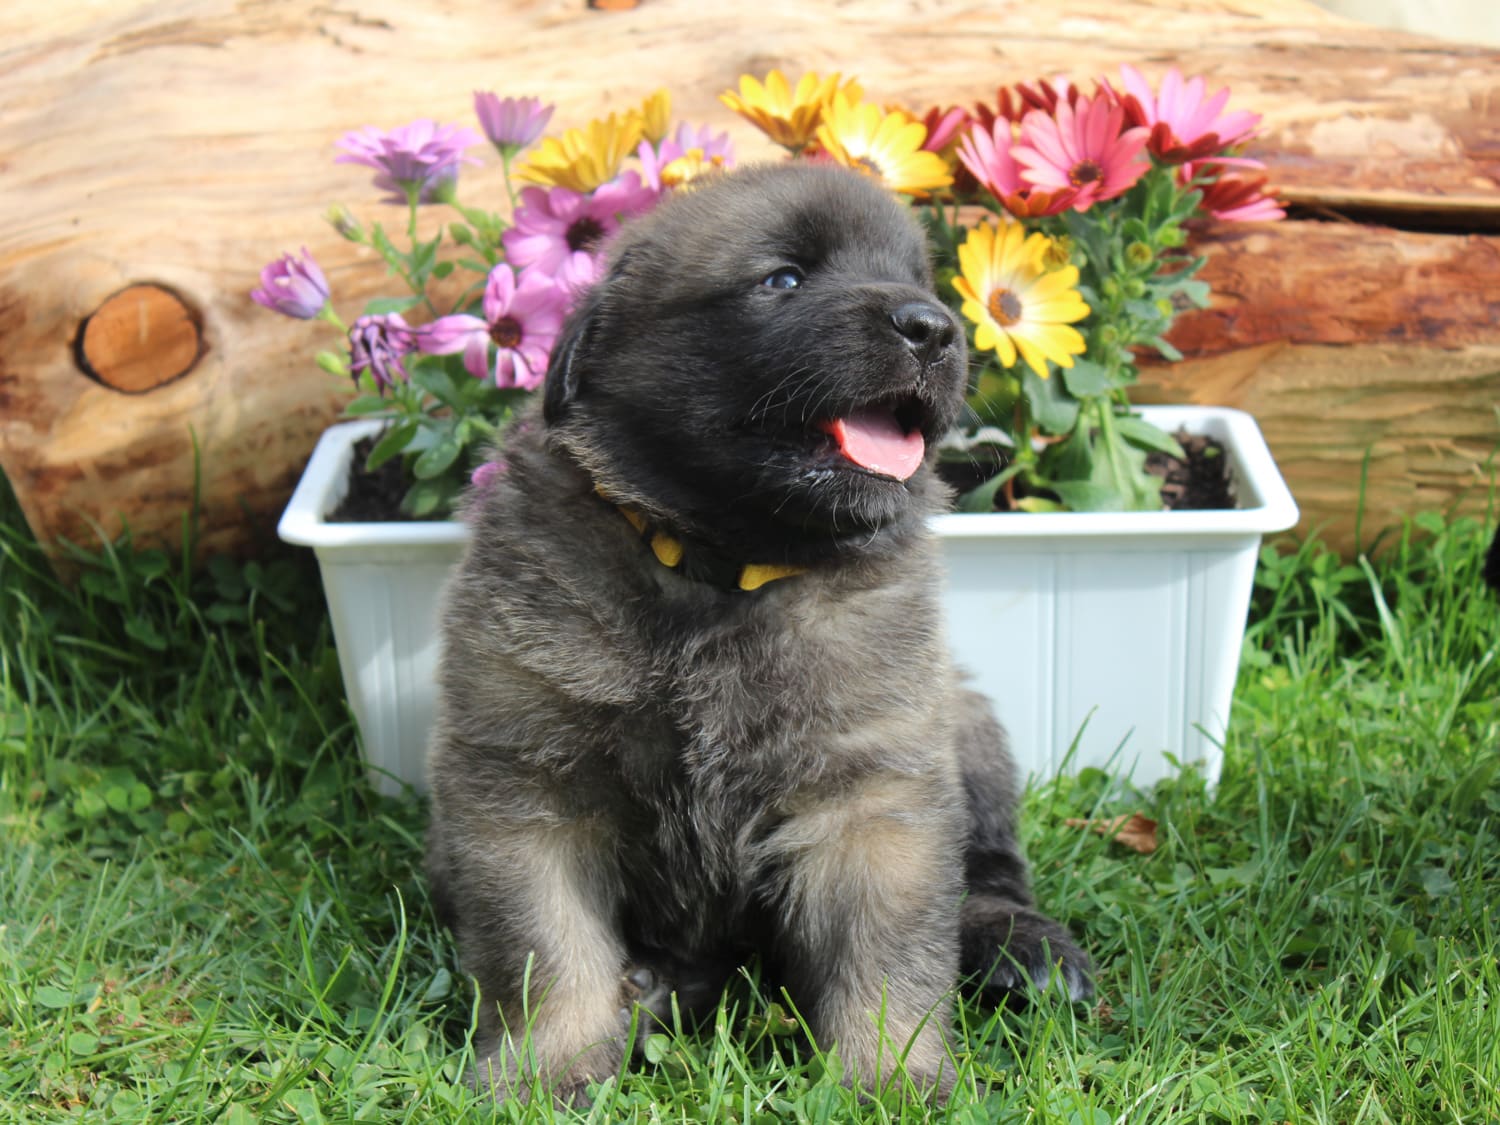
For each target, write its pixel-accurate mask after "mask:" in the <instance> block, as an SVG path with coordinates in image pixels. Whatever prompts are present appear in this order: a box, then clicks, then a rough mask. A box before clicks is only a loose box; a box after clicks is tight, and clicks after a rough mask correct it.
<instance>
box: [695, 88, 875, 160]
mask: <svg viewBox="0 0 1500 1125" xmlns="http://www.w3.org/2000/svg"><path fill="white" fill-rule="evenodd" d="M841 78H842V75H840V74H837V73H835V74H831V75H829V76H828V77H827V78H821V77H819V76H818V75H817V74H815V73H814V72H812V71H808V72H807V73H806V74H804V75H803V76H802V77H801V78H799V79H798V80H797V87H796V89H795V90H794V89H793V88H792V87H791V86H789V85H788V84H787V80H786V76H785V75H783V74H782V73H781V71H779V70H773V71H771V73H770V74H768V75H766V83H765V85H764V86H762V85H761V84H760V83H759V82H757V81H756V80H755V79H754V78H751V77H750V76H749V75H748V74H742V75H740V90H739V93H735V92H734V91H733V90H727V91H725V92H724V93H722V94H720V95H719V100H720V101H721V102H723V103H724V104H725V105H727V106H728V107H729V108H730V109H732V110H734V112H735V113H738V114H739V115H740V116H741V117H744V118H745V119H746V120H748V121H749V122H750V123H751V124H752V125H754V126H755V127H756V128H757V129H759V130H760V131H761V132H762V133H764V134H765V135H766V136H768V137H770V138H771V139H772V140H773V141H775V142H776V143H777V144H779V145H782V146H784V147H786V148H789V149H791V150H792V151H793V152H801V151H802V150H803V149H804V148H806V147H807V146H808V144H809V143H810V142H811V141H812V139H813V134H815V133H816V132H817V130H818V125H819V123H820V122H821V121H822V120H823V111H824V109H825V108H826V107H827V106H828V103H829V102H830V101H832V100H833V97H834V95H835V94H839V93H842V94H845V95H846V96H848V97H849V98H850V99H851V100H853V101H858V100H859V98H860V93H861V91H860V88H859V83H858V82H856V81H855V80H854V79H852V78H851V79H850V80H849V81H848V82H845V83H844V84H843V85H842V86H840V85H839V81H840V79H841Z"/></svg>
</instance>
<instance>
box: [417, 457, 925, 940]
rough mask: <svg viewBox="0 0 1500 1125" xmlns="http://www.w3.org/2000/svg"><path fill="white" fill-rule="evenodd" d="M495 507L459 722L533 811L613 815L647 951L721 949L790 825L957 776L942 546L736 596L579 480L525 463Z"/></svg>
mask: <svg viewBox="0 0 1500 1125" xmlns="http://www.w3.org/2000/svg"><path fill="white" fill-rule="evenodd" d="M475 516H476V524H477V526H476V529H475V530H476V535H475V547H474V549H473V550H472V552H471V555H470V558H469V560H468V561H467V563H466V564H465V567H464V568H463V570H462V572H461V575H460V578H459V579H458V581H457V583H456V584H455V586H454V588H453V589H452V590H451V591H450V594H449V609H448V620H447V633H446V635H447V638H448V650H447V652H446V653H445V658H444V676H445V678H446V679H447V680H448V686H449V690H448V691H447V692H445V699H446V700H447V709H446V713H445V715H444V717H443V721H444V722H445V723H446V724H448V726H449V727H450V728H451V729H452V730H453V731H454V733H455V734H457V735H458V736H459V738H460V740H461V741H462V742H463V743H464V744H466V745H468V746H470V747H472V748H473V749H474V753H473V756H472V758H471V761H470V762H469V764H468V765H469V768H470V769H473V768H475V767H478V768H479V769H480V770H481V771H483V772H484V773H486V774H488V775H489V776H490V784H491V785H492V786H493V787H494V789H495V790H496V791H497V792H508V793H511V794H513V796H514V798H515V799H514V801H513V802H512V803H511V805H512V807H513V808H514V810H515V815H528V814H529V813H530V812H531V811H533V806H535V805H540V806H543V807H545V808H547V809H548V810H549V812H550V813H552V814H553V815H558V816H563V817H570V818H602V820H603V821H604V824H605V827H606V831H607V832H608V833H609V834H610V835H611V837H612V838H613V839H614V840H615V842H616V850H617V855H618V859H619V867H620V871H621V877H622V879H623V881H624V883H625V889H626V899H627V903H629V904H630V906H629V907H628V912H629V913H632V914H633V915H634V916H635V918H636V920H637V921H636V927H635V928H636V929H637V930H638V932H639V937H640V938H641V940H643V941H646V942H647V943H650V944H658V945H662V946H663V947H666V946H667V945H669V944H671V945H677V944H679V943H683V942H685V943H686V944H687V945H688V946H692V947H698V948H701V947H705V946H711V945H714V944H716V943H720V942H722V939H723V933H722V932H720V933H717V934H716V933H715V932H714V931H724V930H726V929H730V928H734V927H739V926H742V925H744V924H745V923H746V920H747V918H748V917H749V916H750V915H752V914H753V913H754V911H755V910H756V905H757V897H758V896H760V895H761V894H762V893H763V892H764V889H765V886H766V885H767V882H768V880H771V879H772V878H773V877H774V875H773V872H772V870H771V868H773V867H774V865H775V862H776V860H775V856H774V850H775V849H774V843H773V842H774V840H775V837H776V833H777V829H778V826H779V825H781V824H782V823H783V822H784V821H785V820H786V819H787V818H788V817H791V816H794V815H796V814H797V813H798V811H799V810H801V809H803V808H806V807H808V806H809V805H812V804H816V803H818V802H823V801H830V800H837V799H838V796H839V794H840V793H845V792H853V791H856V790H857V789H858V788H859V787H860V786H861V785H862V784H864V783H865V782H867V781H868V779H870V778H872V777H878V776H882V775H888V774H892V773H895V774H902V775H918V776H922V775H932V776H935V777H940V778H942V777H946V776H947V775H948V774H949V773H951V762H950V761H949V757H950V756H951V751H950V750H949V748H948V739H947V737H946V723H947V721H948V720H947V715H948V709H947V708H945V706H944V704H945V698H944V694H943V692H942V691H941V690H937V691H934V685H937V686H938V687H939V689H941V687H942V686H943V685H947V684H949V683H950V681H951V674H950V673H949V672H948V670H947V665H946V657H945V656H944V655H943V652H944V650H943V648H942V645H941V637H940V635H939V634H938V633H937V630H936V626H935V624H934V622H935V621H936V620H937V615H936V614H935V613H934V612H931V610H930V602H931V600H932V597H933V594H932V585H933V579H932V578H931V577H930V575H925V574H924V573H923V568H924V567H928V566H930V565H931V560H930V557H929V555H928V549H927V548H926V547H925V546H924V545H923V544H920V543H918V544H916V545H914V546H913V549H912V558H911V559H910V560H909V563H910V565H905V566H903V567H901V568H900V569H899V571H896V572H895V573H898V574H899V575H901V576H902V577H901V578H900V579H899V580H898V581H896V582H895V583H893V584H885V583H874V584H871V583H868V582H861V581H854V582H851V581H849V580H848V576H847V575H842V576H841V575H840V574H839V573H837V572H835V573H833V574H825V573H818V572H816V571H815V572H813V573H809V574H807V575H803V576H799V577H796V578H789V579H784V580H782V581H779V582H776V583H773V584H772V585H770V586H768V587H765V588H764V589H762V590H760V591H756V592H753V593H742V592H724V591H719V590H715V589H711V588H707V587H703V586H701V585H700V584H696V583H693V582H691V581H690V580H688V579H684V578H682V577H680V576H679V575H677V574H675V573H673V572H671V571H668V570H667V569H666V568H664V567H662V566H661V564H660V563H658V562H657V561H656V560H655V559H654V558H653V557H651V555H650V553H649V549H648V548H647V547H646V546H645V544H643V543H642V542H641V541H640V539H639V536H638V535H637V534H636V533H635V531H634V529H633V528H632V527H631V526H630V525H629V524H628V522H627V521H626V520H625V519H624V518H623V517H621V516H620V515H619V514H618V513H617V512H614V511H612V510H611V509H610V508H609V507H608V505H605V504H603V503H601V502H599V501H598V500H597V498H595V497H594V496H592V495H591V494H590V493H588V492H587V491H583V490H581V489H580V488H579V486H578V482H577V481H575V480H570V479H568V477H567V475H566V474H561V475H560V474H557V473H555V472H538V471H537V467H536V466H532V467H531V468H530V470H529V471H528V469H527V468H525V467H523V469H522V471H521V472H519V473H516V474H515V475H514V477H513V479H509V480H506V481H504V482H501V483H500V484H499V485H498V486H497V491H496V494H495V495H492V496H490V497H488V498H487V499H486V500H485V502H484V504H483V507H482V508H481V509H480V510H479V511H478V512H476V513H475ZM523 794H524V796H523ZM500 815H505V813H504V812H501V813H500Z"/></svg>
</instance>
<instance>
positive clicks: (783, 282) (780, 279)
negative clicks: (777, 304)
mask: <svg viewBox="0 0 1500 1125" xmlns="http://www.w3.org/2000/svg"><path fill="white" fill-rule="evenodd" d="M806 280H807V277H806V275H805V274H803V272H802V271H801V270H799V269H798V268H797V267H796V266H782V267H781V269H779V270H777V271H776V272H775V273H773V274H769V275H768V276H766V277H765V278H763V279H762V280H761V284H762V285H764V286H765V287H766V288H767V289H796V288H797V287H798V286H799V285H801V284H802V283H803V282H804V281H806Z"/></svg>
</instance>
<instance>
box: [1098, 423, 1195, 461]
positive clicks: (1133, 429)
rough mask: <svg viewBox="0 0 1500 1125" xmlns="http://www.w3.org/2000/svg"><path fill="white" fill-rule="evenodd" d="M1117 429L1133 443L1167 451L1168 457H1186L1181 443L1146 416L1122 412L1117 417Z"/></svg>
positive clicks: (1156, 450)
mask: <svg viewBox="0 0 1500 1125" xmlns="http://www.w3.org/2000/svg"><path fill="white" fill-rule="evenodd" d="M1115 429H1116V430H1118V431H1119V432H1120V436H1121V437H1122V438H1124V439H1125V440H1126V441H1128V442H1130V444H1131V445H1137V446H1140V447H1141V448H1142V449H1148V450H1152V451H1154V452H1157V453H1165V454H1166V455H1167V456H1168V457H1179V458H1181V457H1186V456H1187V454H1186V453H1185V452H1184V451H1183V448H1182V446H1181V445H1179V444H1178V443H1177V439H1176V438H1174V437H1173V436H1172V435H1171V434H1169V433H1167V432H1166V431H1165V430H1163V429H1161V428H1160V427H1158V426H1153V425H1152V424H1151V423H1150V422H1148V421H1146V420H1145V419H1144V418H1142V417H1140V416H1139V415H1135V414H1121V415H1119V416H1118V417H1117V418H1116V419H1115Z"/></svg>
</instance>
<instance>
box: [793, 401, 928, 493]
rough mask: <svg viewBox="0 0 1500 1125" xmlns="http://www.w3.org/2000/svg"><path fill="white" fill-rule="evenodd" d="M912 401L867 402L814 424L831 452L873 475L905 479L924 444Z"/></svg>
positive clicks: (924, 449) (918, 465)
mask: <svg viewBox="0 0 1500 1125" xmlns="http://www.w3.org/2000/svg"><path fill="white" fill-rule="evenodd" d="M922 417H923V411H922V408H921V406H920V405H919V404H918V403H917V401H916V400H915V399H900V400H895V401H890V402H876V403H870V404H869V405H867V406H860V407H856V408H855V409H853V410H851V411H849V412H848V413H847V414H842V415H839V416H837V417H834V418H828V419H825V420H824V421H821V422H819V423H817V429H819V430H821V431H822V432H823V433H825V434H827V435H828V438H829V439H830V441H831V442H832V445H833V451H834V452H836V453H837V455H839V456H841V457H843V458H844V459H845V460H846V461H849V462H852V463H853V464H855V465H858V466H859V467H860V468H861V469H864V470H866V471H868V472H871V473H875V474H876V475H877V476H883V477H891V478H893V479H895V480H907V479H908V478H909V477H911V475H912V474H913V473H915V472H916V471H917V470H918V469H919V468H921V466H922V458H923V456H924V455H925V454H926V452H927V443H926V441H925V439H924V438H923V437H922Z"/></svg>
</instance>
